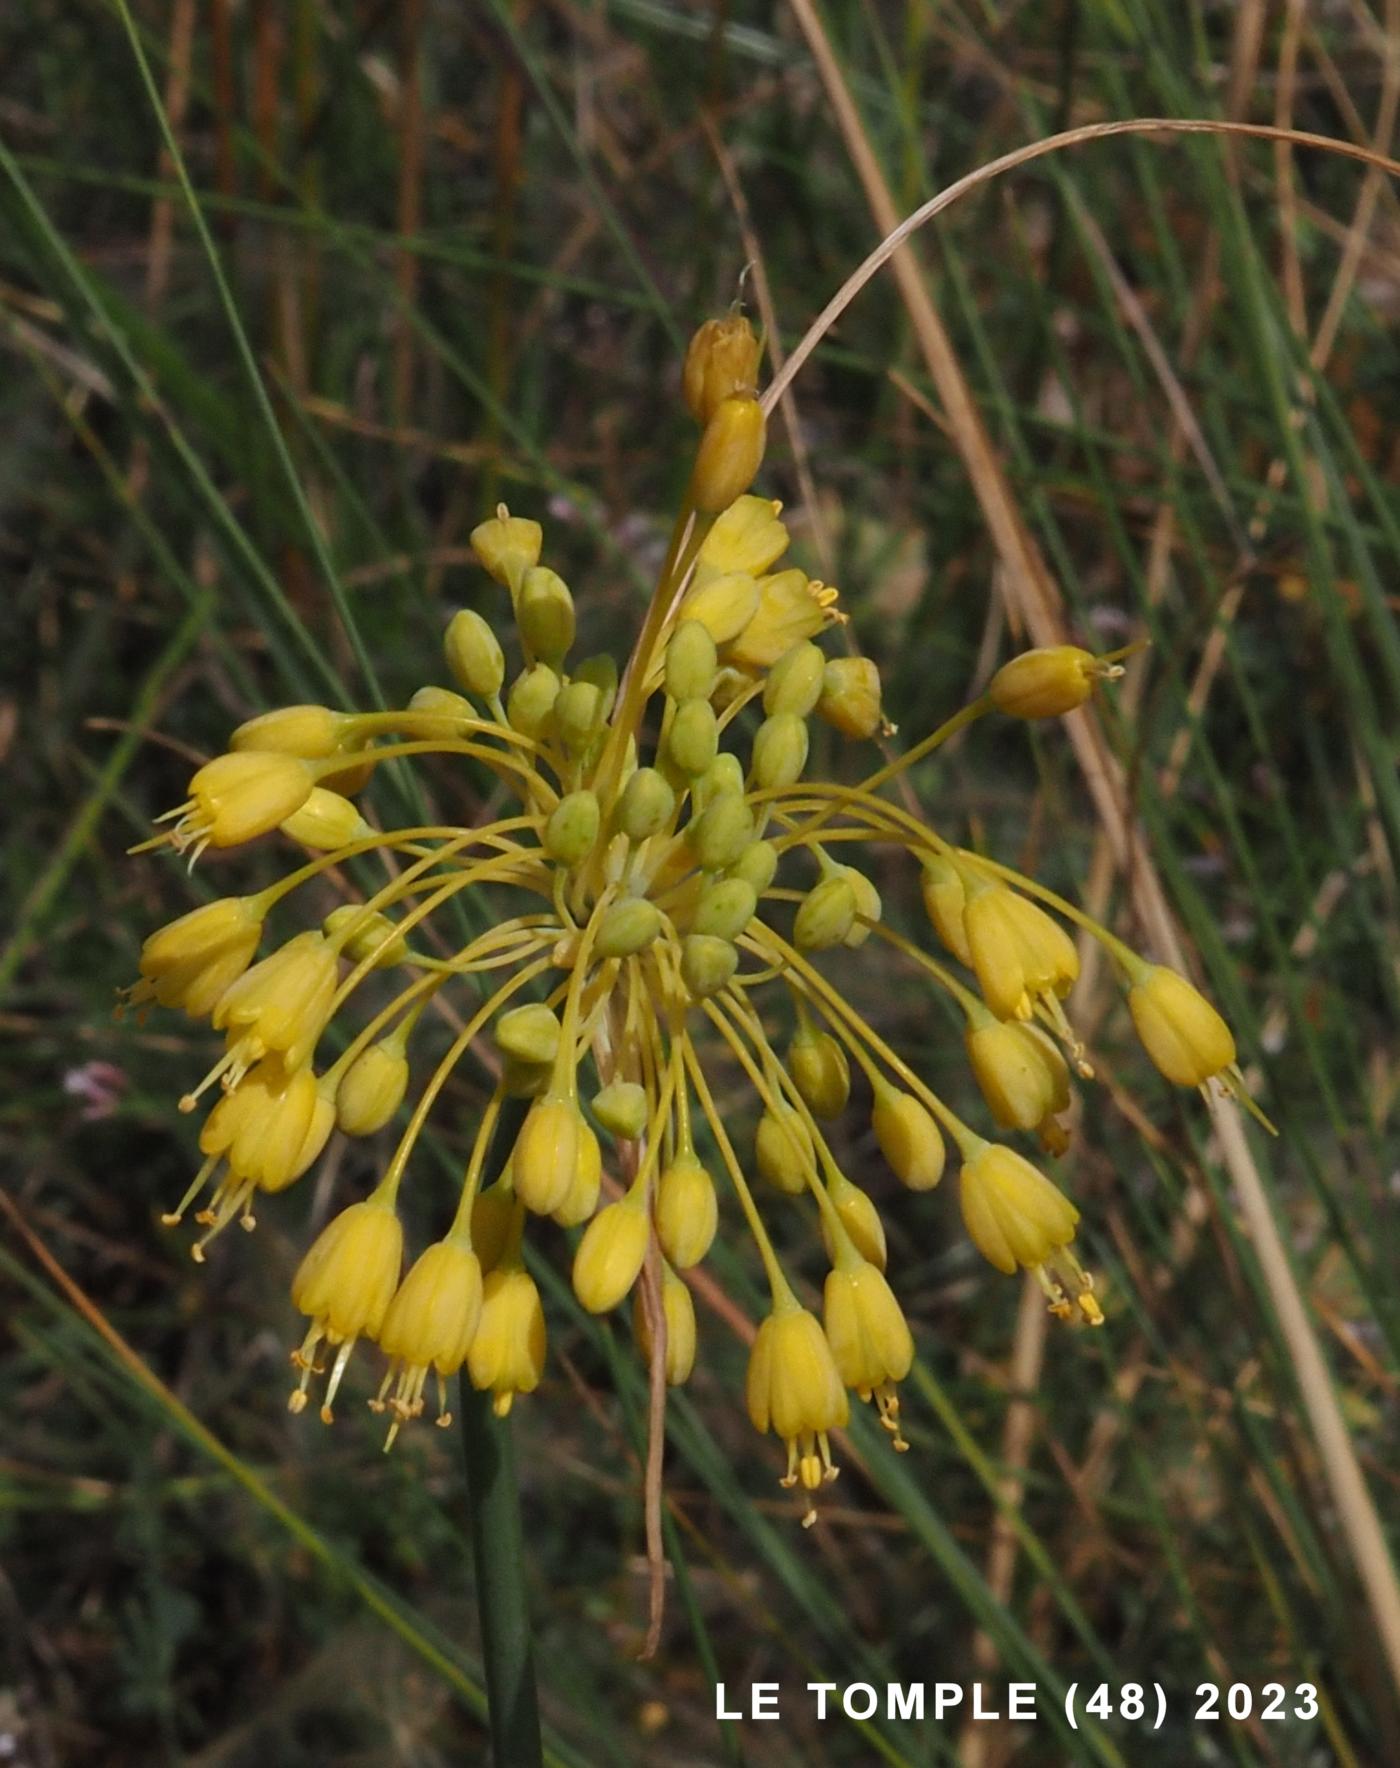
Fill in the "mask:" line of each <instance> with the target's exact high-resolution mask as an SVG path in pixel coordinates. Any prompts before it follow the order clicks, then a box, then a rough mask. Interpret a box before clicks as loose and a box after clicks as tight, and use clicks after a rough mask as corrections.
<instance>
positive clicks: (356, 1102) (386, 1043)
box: [335, 1033, 408, 1136]
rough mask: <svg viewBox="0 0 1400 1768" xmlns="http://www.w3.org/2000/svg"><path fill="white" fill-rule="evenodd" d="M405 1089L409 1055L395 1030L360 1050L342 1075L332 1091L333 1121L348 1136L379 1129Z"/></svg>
mask: <svg viewBox="0 0 1400 1768" xmlns="http://www.w3.org/2000/svg"><path fill="white" fill-rule="evenodd" d="M407 1090H408V1058H407V1057H406V1056H405V1055H404V1053H403V1040H402V1038H401V1037H400V1036H399V1035H398V1034H397V1033H394V1034H391V1035H390V1036H389V1037H386V1038H381V1039H380V1040H379V1041H378V1043H373V1044H371V1045H370V1046H369V1048H368V1049H367V1050H362V1051H361V1052H360V1054H359V1055H358V1056H357V1057H356V1058H355V1060H354V1061H353V1062H352V1063H351V1064H350V1066H349V1067H348V1068H347V1069H346V1070H345V1073H344V1074H343V1075H342V1076H341V1080H340V1085H339V1086H338V1087H337V1088H336V1094H335V1121H336V1123H337V1124H338V1125H339V1126H340V1128H341V1129H342V1130H344V1132H345V1134H346V1135H347V1136H372V1135H375V1134H376V1133H377V1132H378V1131H379V1130H382V1129H383V1128H384V1126H385V1124H386V1123H388V1122H389V1120H390V1118H391V1117H393V1115H394V1113H395V1112H396V1111H397V1110H398V1108H399V1106H400V1105H402V1104H403V1096H404V1094H405V1093H406V1092H407Z"/></svg>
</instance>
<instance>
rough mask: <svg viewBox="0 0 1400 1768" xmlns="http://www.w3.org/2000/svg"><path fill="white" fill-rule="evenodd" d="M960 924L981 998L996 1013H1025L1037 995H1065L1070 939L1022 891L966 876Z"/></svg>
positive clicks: (1075, 968)
mask: <svg viewBox="0 0 1400 1768" xmlns="http://www.w3.org/2000/svg"><path fill="white" fill-rule="evenodd" d="M967 893H968V894H967V906H966V908H965V909H964V910H963V926H964V928H965V929H966V932H967V947H968V952H969V954H970V956H971V959H972V967H973V969H974V970H975V971H976V972H977V981H978V983H979V985H980V986H981V989H982V995H983V998H984V999H985V1000H986V1003H987V1005H988V1006H989V1007H990V1008H991V1009H992V1011H993V1012H994V1013H995V1014H996V1015H997V1017H998V1018H999V1019H1010V1018H1013V1017H1014V1018H1017V1019H1029V1018H1030V1017H1031V1014H1032V1013H1033V1012H1034V1010H1035V1003H1036V1001H1037V1000H1039V999H1041V998H1044V999H1046V1000H1047V1001H1048V1000H1050V999H1052V998H1053V999H1058V998H1060V997H1062V996H1064V995H1067V994H1068V993H1069V991H1070V988H1071V987H1072V986H1073V984H1074V981H1075V978H1076V977H1077V976H1078V975H1079V954H1078V953H1077V952H1076V951H1075V949H1074V941H1073V940H1072V939H1071V938H1070V937H1069V935H1068V934H1067V933H1066V932H1065V930H1064V928H1063V927H1061V926H1060V925H1059V923H1058V922H1056V921H1052V920H1051V919H1050V917H1049V915H1047V914H1046V913H1045V911H1044V909H1040V908H1037V907H1036V905H1035V904H1034V903H1033V902H1031V901H1030V900H1029V899H1028V898H1027V897H1024V896H1021V895H1019V894H1018V893H1017V892H1016V891H1014V890H1011V889H1008V888H1007V886H1006V885H1005V884H993V883H989V882H987V880H986V879H983V878H974V879H972V880H970V881H968V882H967Z"/></svg>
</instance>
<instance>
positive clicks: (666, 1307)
mask: <svg viewBox="0 0 1400 1768" xmlns="http://www.w3.org/2000/svg"><path fill="white" fill-rule="evenodd" d="M661 1306H662V1310H663V1312H664V1313H665V1316H666V1385H667V1387H681V1386H683V1385H684V1384H685V1383H686V1382H687V1381H689V1380H690V1372H691V1370H692V1369H693V1368H694V1367H695V1303H694V1302H693V1301H692V1300H691V1299H690V1291H689V1290H688V1289H687V1288H686V1286H685V1284H684V1283H682V1282H681V1280H680V1278H679V1277H678V1276H677V1275H676V1273H675V1272H674V1271H673V1270H672V1269H671V1267H670V1266H669V1265H667V1264H663V1265H662V1267H661ZM632 1329H633V1331H634V1332H635V1333H636V1335H637V1346H638V1348H639V1350H640V1351H641V1353H642V1357H643V1360H644V1361H645V1362H647V1363H650V1362H651V1328H650V1326H649V1325H648V1324H647V1311H646V1297H645V1295H644V1293H643V1291H642V1290H641V1289H638V1290H637V1292H636V1294H635V1295H634V1296H633V1298H632Z"/></svg>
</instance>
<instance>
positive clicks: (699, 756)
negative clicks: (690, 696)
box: [666, 699, 719, 780]
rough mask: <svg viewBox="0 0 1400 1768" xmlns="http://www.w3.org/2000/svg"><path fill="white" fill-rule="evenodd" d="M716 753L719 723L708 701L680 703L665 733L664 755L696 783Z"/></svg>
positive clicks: (684, 701) (685, 701) (717, 749)
mask: <svg viewBox="0 0 1400 1768" xmlns="http://www.w3.org/2000/svg"><path fill="white" fill-rule="evenodd" d="M718 751H719V723H718V721H717V719H716V718H715V709H714V707H713V706H711V704H710V702H709V701H708V700H701V699H694V700H682V701H681V703H680V704H679V705H678V706H677V707H676V714H675V717H674V718H673V719H672V720H671V728H670V730H669V731H668V732H667V733H666V753H667V756H668V757H669V758H670V760H671V761H673V762H674V763H675V765H676V766H677V767H678V768H679V769H680V771H681V773H682V774H683V775H684V776H685V777H686V778H687V779H691V780H694V779H698V778H699V777H700V775H701V774H703V773H704V772H705V770H706V768H708V767H709V766H710V764H711V762H712V761H713V760H714V758H715V756H716V754H717V753H718Z"/></svg>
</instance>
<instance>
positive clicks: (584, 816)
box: [544, 791, 602, 866]
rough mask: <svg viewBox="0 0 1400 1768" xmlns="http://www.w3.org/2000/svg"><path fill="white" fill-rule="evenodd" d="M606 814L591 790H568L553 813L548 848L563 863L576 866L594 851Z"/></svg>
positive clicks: (547, 830)
mask: <svg viewBox="0 0 1400 1768" xmlns="http://www.w3.org/2000/svg"><path fill="white" fill-rule="evenodd" d="M601 820H602V817H601V813H600V812H599V809H598V800H597V799H596V798H595V797H594V796H593V794H592V793H591V792H587V791H584V792H568V793H566V794H565V795H564V797H562V798H561V799H560V800H559V802H558V804H556V805H555V807H554V809H553V810H552V811H551V812H550V813H549V821H548V822H547V823H546V824H545V826H544V850H545V852H546V853H547V854H548V855H549V857H550V858H551V859H557V860H558V861H559V863H560V865H563V866H576V865H577V864H578V863H579V861H580V860H582V859H586V858H587V856H588V855H589V854H590V853H592V851H593V844H594V842H595V841H596V840H597V839H598V826H599V823H600V822H601Z"/></svg>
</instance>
